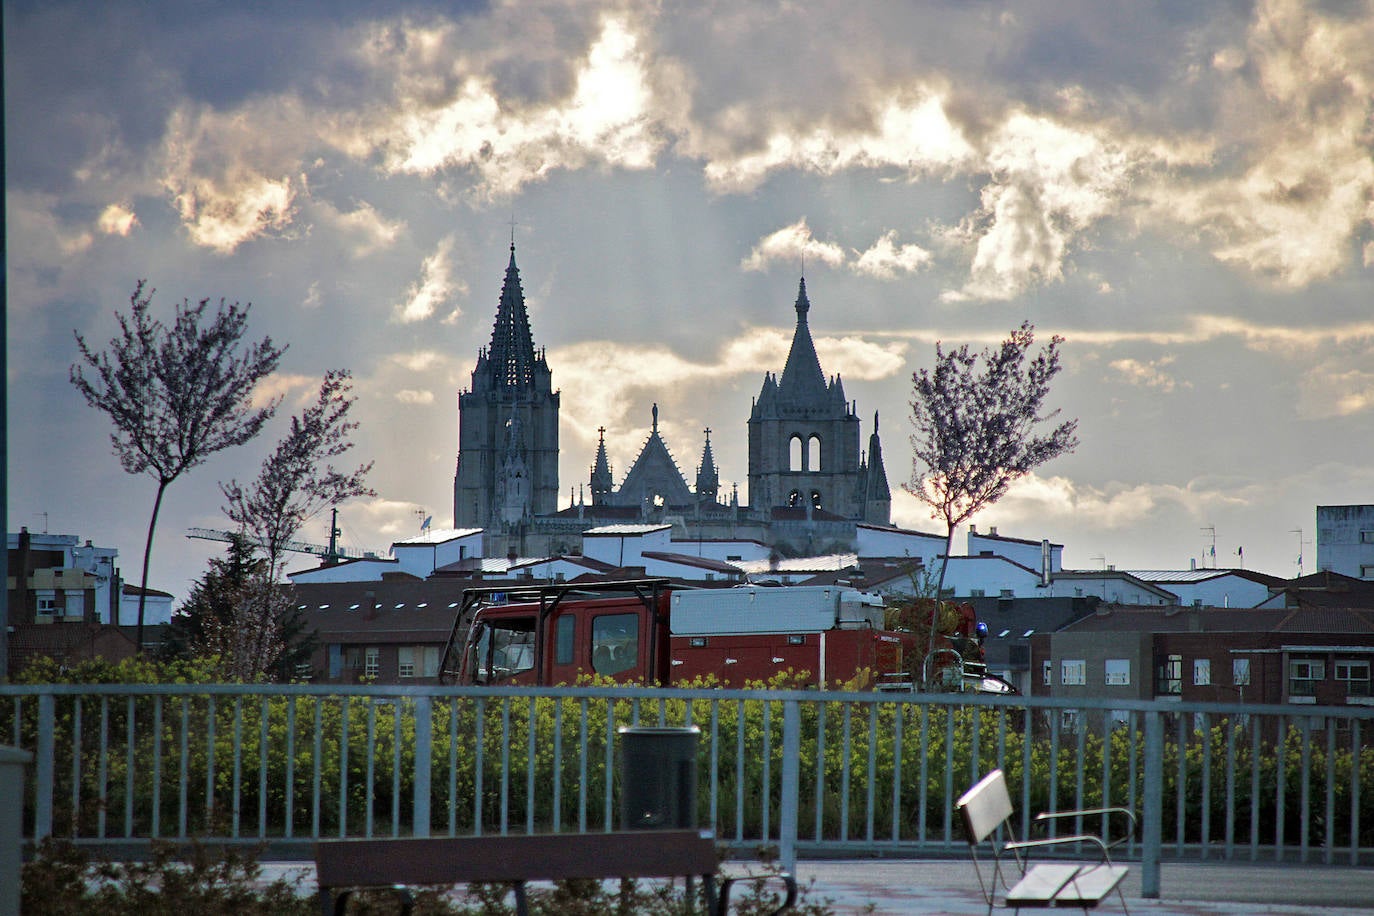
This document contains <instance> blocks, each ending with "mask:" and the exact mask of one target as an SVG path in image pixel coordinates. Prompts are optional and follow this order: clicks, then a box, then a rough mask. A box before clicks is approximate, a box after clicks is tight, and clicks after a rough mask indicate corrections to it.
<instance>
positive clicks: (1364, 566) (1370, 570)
mask: <svg viewBox="0 0 1374 916" xmlns="http://www.w3.org/2000/svg"><path fill="white" fill-rule="evenodd" d="M1360 578H1361V579H1374V566H1372V565H1370V564H1368V563H1361V564H1360Z"/></svg>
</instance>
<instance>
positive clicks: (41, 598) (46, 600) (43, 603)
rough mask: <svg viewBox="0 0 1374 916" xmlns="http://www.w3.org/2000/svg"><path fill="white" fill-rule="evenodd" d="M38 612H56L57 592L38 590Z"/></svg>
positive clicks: (49, 613) (50, 613)
mask: <svg viewBox="0 0 1374 916" xmlns="http://www.w3.org/2000/svg"><path fill="white" fill-rule="evenodd" d="M38 613H40V614H48V615H52V614H56V613H57V592H54V591H42V592H38Z"/></svg>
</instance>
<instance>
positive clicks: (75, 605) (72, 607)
mask: <svg viewBox="0 0 1374 916" xmlns="http://www.w3.org/2000/svg"><path fill="white" fill-rule="evenodd" d="M67 616H68V617H84V616H86V596H85V595H83V594H81V593H80V592H67Z"/></svg>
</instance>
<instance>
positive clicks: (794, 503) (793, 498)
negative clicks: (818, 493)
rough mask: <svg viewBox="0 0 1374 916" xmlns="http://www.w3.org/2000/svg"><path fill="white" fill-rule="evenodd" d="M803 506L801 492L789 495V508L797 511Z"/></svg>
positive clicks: (794, 491)
mask: <svg viewBox="0 0 1374 916" xmlns="http://www.w3.org/2000/svg"><path fill="white" fill-rule="evenodd" d="M801 504H802V495H801V491H800V490H793V491H792V492H791V493H788V494H787V507H788V508H789V509H795V508H797V507H798V506H800V505H801Z"/></svg>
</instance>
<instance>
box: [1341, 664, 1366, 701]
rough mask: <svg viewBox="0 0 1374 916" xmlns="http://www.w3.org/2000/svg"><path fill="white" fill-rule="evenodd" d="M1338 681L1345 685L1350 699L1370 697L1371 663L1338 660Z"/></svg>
mask: <svg viewBox="0 0 1374 916" xmlns="http://www.w3.org/2000/svg"><path fill="white" fill-rule="evenodd" d="M1336 680H1338V681H1342V682H1343V683H1344V684H1345V695H1346V696H1348V697H1367V696H1369V662H1367V661H1355V660H1353V659H1337V660H1336Z"/></svg>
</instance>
